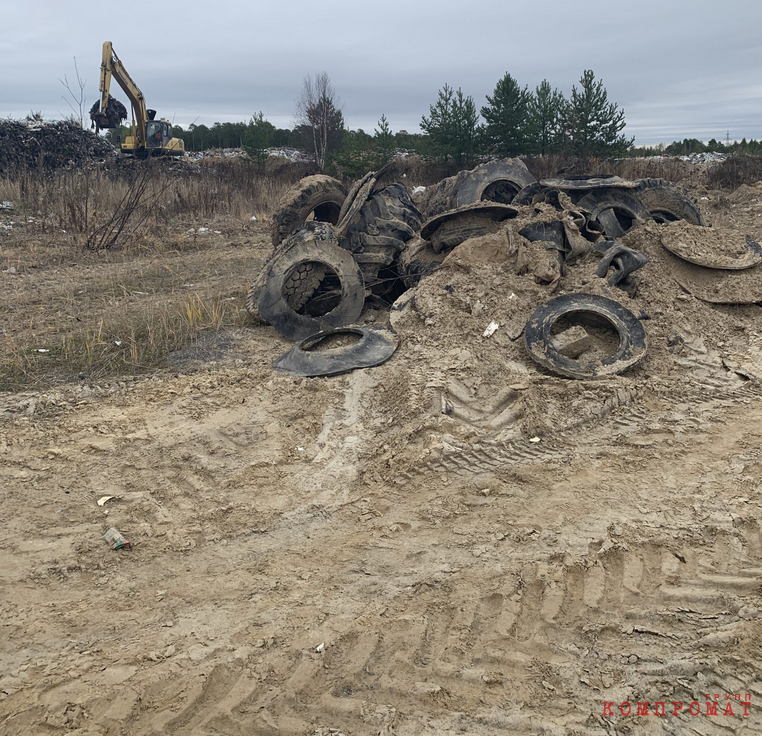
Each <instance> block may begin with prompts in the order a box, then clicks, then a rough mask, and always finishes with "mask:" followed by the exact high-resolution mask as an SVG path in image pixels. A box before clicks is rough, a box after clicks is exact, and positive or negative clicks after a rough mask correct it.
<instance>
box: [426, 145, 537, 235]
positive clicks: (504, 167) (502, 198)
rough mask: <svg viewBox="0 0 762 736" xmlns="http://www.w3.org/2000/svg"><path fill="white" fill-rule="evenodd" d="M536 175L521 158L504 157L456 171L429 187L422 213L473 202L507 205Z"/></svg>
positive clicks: (429, 215)
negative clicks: (468, 169)
mask: <svg viewBox="0 0 762 736" xmlns="http://www.w3.org/2000/svg"><path fill="white" fill-rule="evenodd" d="M534 181H535V178H534V177H533V176H532V174H530V173H529V169H527V167H526V165H525V164H524V162H523V161H521V159H518V158H506V159H502V160H497V161H490V162H489V163H486V164H481V165H479V166H477V167H476V168H474V169H471V170H470V171H459V172H458V173H457V174H455V175H454V176H450V177H448V178H447V179H442V181H440V182H439V183H438V184H436V185H435V186H433V187H428V188H427V189H426V191H425V192H424V193H423V194H424V197H423V198H422V200H421V212H422V213H423V215H424V217H425V218H426V219H427V220H428V219H431V218H432V217H436V216H437V215H441V214H442V213H443V212H448V211H449V210H454V209H457V208H458V207H463V206H464V205H467V204H474V203H476V202H482V201H491V202H496V203H498V204H510V203H511V202H512V201H513V199H514V198H515V196H516V194H518V193H519V192H520V191H521V190H522V189H523V188H524V187H526V186H527V185H529V184H532V183H533V182H534Z"/></svg>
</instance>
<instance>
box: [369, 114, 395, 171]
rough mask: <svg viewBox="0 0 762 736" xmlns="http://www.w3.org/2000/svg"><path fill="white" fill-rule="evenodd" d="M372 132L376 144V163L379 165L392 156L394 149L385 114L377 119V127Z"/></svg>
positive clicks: (389, 159) (392, 137) (390, 130)
mask: <svg viewBox="0 0 762 736" xmlns="http://www.w3.org/2000/svg"><path fill="white" fill-rule="evenodd" d="M373 132H374V134H375V135H374V136H373V139H374V142H375V144H376V152H377V165H378V167H381V166H383V165H384V164H385V163H387V162H388V161H391V160H392V159H393V158H394V149H395V145H394V135H393V134H392V129H391V128H390V127H389V121H388V120H387V119H386V115H381V119H380V120H379V121H378V128H375V129H374V131H373Z"/></svg>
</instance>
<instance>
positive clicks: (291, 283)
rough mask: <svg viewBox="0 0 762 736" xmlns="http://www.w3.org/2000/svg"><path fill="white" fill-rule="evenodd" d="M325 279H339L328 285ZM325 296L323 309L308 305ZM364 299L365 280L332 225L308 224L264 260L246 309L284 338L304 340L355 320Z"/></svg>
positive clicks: (250, 292)
mask: <svg viewBox="0 0 762 736" xmlns="http://www.w3.org/2000/svg"><path fill="white" fill-rule="evenodd" d="M318 274H319V275H318ZM329 274H330V277H329ZM324 280H325V282H326V283H328V282H330V281H335V283H334V284H329V285H328V286H324V284H323V281H324ZM324 292H325V293H324ZM325 296H327V297H329V298H330V300H331V305H330V306H328V307H326V308H325V309H322V310H312V309H309V308H304V307H310V306H311V305H310V302H311V303H312V305H314V304H315V300H320V299H321V298H322V297H325ZM323 303H324V304H325V300H324V301H323ZM364 303H365V283H364V282H363V278H362V273H361V271H360V268H359V267H358V265H357V264H356V263H355V261H354V258H353V257H352V255H351V254H350V253H348V252H347V251H346V250H344V249H343V248H340V247H339V246H338V243H337V241H336V235H335V233H334V231H333V228H332V227H331V226H330V225H327V224H325V223H322V222H308V223H306V224H305V225H304V226H302V227H301V228H300V229H299V230H297V231H296V233H294V234H293V235H292V236H290V237H289V238H287V239H286V241H285V242H284V243H283V245H282V246H281V247H280V248H278V249H277V250H276V251H275V253H273V255H272V256H271V257H270V259H269V260H268V261H267V263H265V266H264V268H263V269H262V272H261V273H260V275H259V277H258V278H257V280H256V282H255V283H254V285H253V286H252V287H251V289H250V290H249V295H248V298H247V304H246V307H247V310H248V311H249V313H250V314H252V315H254V316H256V317H258V318H259V319H260V320H261V321H263V322H266V323H268V324H271V325H272V326H273V327H275V329H276V330H278V332H280V334H281V335H283V336H284V337H287V338H289V339H291V340H302V339H304V338H305V337H309V336H310V335H313V334H315V333H316V332H320V331H321V330H325V329H330V328H333V327H343V326H345V325H348V324H351V323H353V322H354V321H355V320H356V319H357V318H358V317H359V316H360V312H361V311H362V308H363V304H364Z"/></svg>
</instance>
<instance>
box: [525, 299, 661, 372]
mask: <svg viewBox="0 0 762 736" xmlns="http://www.w3.org/2000/svg"><path fill="white" fill-rule="evenodd" d="M580 314H582V315H585V316H587V317H593V318H596V317H597V318H602V319H603V320H604V321H605V322H607V323H608V324H609V325H610V326H611V327H613V329H614V330H616V332H617V334H618V336H619V347H618V349H617V351H616V352H615V353H614V354H613V355H610V356H608V357H606V358H603V359H600V360H594V361H585V360H575V359H573V358H569V357H567V356H566V355H563V354H562V353H560V352H559V351H558V349H557V348H556V347H555V346H554V345H553V341H552V337H551V330H552V328H553V325H554V324H555V323H556V322H557V321H558V320H559V319H561V318H562V317H564V316H566V315H575V316H578V315H580ZM524 344H525V346H526V349H527V352H528V353H529V354H530V355H531V356H532V358H533V359H534V360H535V361H536V362H537V363H539V364H540V365H541V366H543V368H547V369H548V370H550V371H553V372H554V373H558V374H559V375H561V376H564V377H566V378H577V379H588V380H589V379H600V378H608V377H610V376H615V375H618V374H619V373H623V372H624V371H626V370H627V369H628V368H631V367H632V366H634V365H635V364H636V363H638V362H639V361H641V360H642V359H643V358H644V357H645V355H646V351H647V349H648V342H647V339H646V331H645V330H644V329H643V325H642V323H641V322H640V320H639V319H638V318H637V317H636V316H635V315H634V314H633V313H632V312H631V311H630V310H629V309H627V308H626V307H624V306H622V305H621V304H619V302H615V301H614V300H613V299H608V298H606V297H603V296H598V295H597V294H565V295H563V296H557V297H555V299H551V300H550V301H549V302H546V303H545V304H543V305H541V306H540V307H538V308H537V309H536V310H535V311H534V313H533V314H532V316H531V317H530V318H529V319H528V320H527V323H526V327H525V328H524Z"/></svg>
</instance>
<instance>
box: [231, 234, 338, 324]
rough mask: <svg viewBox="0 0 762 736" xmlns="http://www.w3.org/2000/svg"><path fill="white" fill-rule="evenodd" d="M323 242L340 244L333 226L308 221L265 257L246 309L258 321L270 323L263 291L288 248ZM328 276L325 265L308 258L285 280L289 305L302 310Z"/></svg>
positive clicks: (247, 294) (251, 289)
mask: <svg viewBox="0 0 762 736" xmlns="http://www.w3.org/2000/svg"><path fill="white" fill-rule="evenodd" d="M311 242H319V243H326V244H330V245H332V246H335V245H337V242H336V238H335V235H334V233H333V229H332V228H331V227H330V226H327V225H324V224H322V223H308V224H306V225H304V226H302V228H301V229H300V230H298V231H297V232H296V233H294V234H293V235H291V236H289V237H288V238H287V239H286V241H285V242H284V243H282V244H281V247H280V248H277V249H276V250H275V252H274V253H273V254H272V255H271V256H270V257H269V258H268V259H267V261H265V264H264V266H263V267H262V271H261V272H260V274H259V277H258V278H257V279H256V280H255V281H254V283H252V284H251V286H250V287H249V290H248V291H247V293H246V305H245V306H246V311H247V312H248V314H249V315H250V316H251V317H252V319H253V320H254V321H255V322H261V323H264V324H268V322H267V320H266V319H265V318H264V317H263V316H262V315H261V314H260V311H259V304H258V302H259V295H260V293H261V289H262V285H263V284H264V280H265V277H266V275H267V273H268V271H269V270H270V269H271V268H272V266H273V264H274V263H275V262H276V261H277V260H278V258H279V256H280V255H281V254H282V253H283V252H284V251H286V250H288V249H290V248H293V247H295V246H296V245H297V244H302V243H311ZM325 276H326V270H325V268H324V267H323V266H322V265H321V264H320V263H318V262H314V261H313V262H305V263H302V264H300V265H298V266H297V267H296V268H294V269H293V271H292V272H291V273H289V274H288V275H287V278H286V279H285V281H284V283H283V296H284V298H285V300H286V302H287V303H288V306H289V307H290V308H291V309H293V310H294V311H297V312H298V311H300V310H301V309H302V308H303V307H304V305H305V304H306V303H307V302H308V301H309V299H310V298H311V297H312V296H313V295H314V294H315V292H316V291H317V290H318V289H319V288H320V286H321V284H322V282H323V280H324V279H325Z"/></svg>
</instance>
